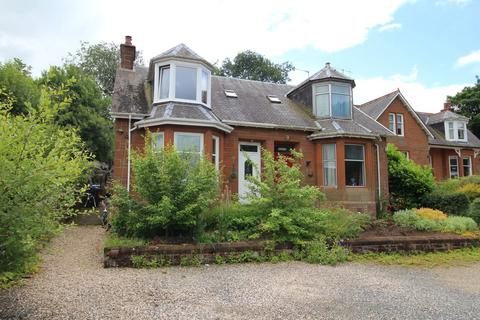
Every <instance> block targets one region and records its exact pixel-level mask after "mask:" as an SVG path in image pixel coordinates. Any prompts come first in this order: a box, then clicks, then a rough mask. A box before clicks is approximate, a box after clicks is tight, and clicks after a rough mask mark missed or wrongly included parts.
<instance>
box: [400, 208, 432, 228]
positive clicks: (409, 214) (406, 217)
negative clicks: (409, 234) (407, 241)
mask: <svg viewBox="0 0 480 320" xmlns="http://www.w3.org/2000/svg"><path fill="white" fill-rule="evenodd" d="M393 221H394V222H395V224H396V225H397V226H399V227H402V228H406V229H412V230H419V231H434V230H435V229H436V227H437V226H438V225H437V222H436V221H435V220H431V219H425V218H422V217H420V216H419V215H417V214H416V213H415V211H413V210H401V211H397V212H395V213H394V214H393Z"/></svg>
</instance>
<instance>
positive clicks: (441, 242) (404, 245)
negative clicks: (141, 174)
mask: <svg viewBox="0 0 480 320" xmlns="http://www.w3.org/2000/svg"><path fill="white" fill-rule="evenodd" d="M265 245H266V243H265V242H263V241H245V242H234V243H214V244H163V245H155V246H142V247H112V248H105V249H104V267H105V268H110V267H132V266H133V265H132V260H131V257H132V256H139V255H142V256H145V257H146V258H147V259H153V258H155V259H157V260H164V261H168V264H169V265H178V264H180V262H181V260H182V258H184V257H185V258H188V259H196V260H197V261H199V262H200V263H215V262H216V259H217V257H221V258H222V259H223V260H224V261H227V260H228V259H230V258H233V259H237V260H238V259H239V258H240V257H241V256H242V254H243V253H245V252H247V251H249V252H250V253H252V254H254V255H256V256H261V257H264V256H273V255H278V254H280V253H287V254H291V253H292V251H293V250H292V247H291V246H286V245H284V246H277V247H275V249H274V250H266V249H265ZM343 245H344V246H345V247H347V248H349V249H350V250H351V251H352V252H354V253H363V252H399V251H406V252H408V251H426V252H432V251H448V250H452V249H460V248H467V247H478V246H480V240H479V239H478V238H468V237H462V236H456V235H445V234H444V235H439V236H435V235H426V236H395V237H374V238H369V239H356V240H350V241H346V242H344V243H343Z"/></svg>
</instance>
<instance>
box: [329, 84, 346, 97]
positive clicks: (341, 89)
mask: <svg viewBox="0 0 480 320" xmlns="http://www.w3.org/2000/svg"><path fill="white" fill-rule="evenodd" d="M332 93H339V94H346V95H350V87H348V86H337V85H333V84H332Z"/></svg>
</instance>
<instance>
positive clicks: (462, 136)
mask: <svg viewBox="0 0 480 320" xmlns="http://www.w3.org/2000/svg"><path fill="white" fill-rule="evenodd" d="M458 139H459V140H464V139H465V131H464V130H463V129H458Z"/></svg>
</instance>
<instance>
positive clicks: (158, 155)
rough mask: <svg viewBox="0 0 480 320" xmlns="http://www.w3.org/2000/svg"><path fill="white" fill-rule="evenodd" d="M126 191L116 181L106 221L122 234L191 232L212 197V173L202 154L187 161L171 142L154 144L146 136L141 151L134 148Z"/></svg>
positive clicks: (179, 234)
mask: <svg viewBox="0 0 480 320" xmlns="http://www.w3.org/2000/svg"><path fill="white" fill-rule="evenodd" d="M132 174H133V176H134V177H135V179H134V182H133V190H134V191H135V192H136V197H135V198H133V197H131V196H130V195H129V194H128V193H127V192H126V190H125V189H124V188H123V187H121V186H116V188H115V194H114V196H113V198H112V204H113V206H114V207H115V214H114V216H113V221H112V226H113V229H114V230H115V232H117V233H118V234H120V235H125V236H128V237H139V238H150V237H154V236H167V237H169V236H170V237H171V236H175V237H185V238H193V237H194V235H195V234H200V233H202V230H201V228H202V227H203V224H202V223H201V221H200V220H201V214H202V213H203V212H204V211H205V210H206V209H207V208H209V207H211V205H212V204H213V203H215V202H216V200H217V197H218V176H217V171H216V169H215V167H214V165H213V164H212V163H210V162H209V161H207V160H206V159H204V158H201V159H199V160H197V161H193V158H189V157H188V156H187V155H186V154H182V153H179V152H176V150H175V149H174V147H172V146H167V147H165V149H161V150H158V149H157V150H155V149H154V148H153V147H152V146H151V143H150V142H149V139H147V142H146V151H145V154H139V153H135V154H134V157H133V163H132Z"/></svg>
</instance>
